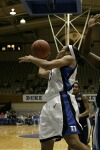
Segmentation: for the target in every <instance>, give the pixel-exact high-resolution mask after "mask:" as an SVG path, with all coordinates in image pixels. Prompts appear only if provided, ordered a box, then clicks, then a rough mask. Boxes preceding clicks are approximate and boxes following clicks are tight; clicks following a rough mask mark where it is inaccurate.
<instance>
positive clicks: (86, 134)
mask: <svg viewBox="0 0 100 150" xmlns="http://www.w3.org/2000/svg"><path fill="white" fill-rule="evenodd" d="M73 94H74V95H75V98H76V101H77V104H78V108H79V122H80V124H81V125H82V128H83V130H82V133H81V134H80V135H79V137H80V140H81V142H82V143H84V144H86V145H88V143H89V140H90V121H89V103H88V99H87V97H86V96H85V95H83V94H82V93H80V89H79V85H78V83H77V82H75V83H74V86H73Z"/></svg>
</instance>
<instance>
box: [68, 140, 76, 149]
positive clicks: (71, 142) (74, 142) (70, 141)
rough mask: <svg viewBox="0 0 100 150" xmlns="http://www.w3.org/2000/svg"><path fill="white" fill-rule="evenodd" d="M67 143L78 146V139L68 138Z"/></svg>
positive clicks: (72, 146)
mask: <svg viewBox="0 0 100 150" xmlns="http://www.w3.org/2000/svg"><path fill="white" fill-rule="evenodd" d="M67 143H68V145H69V146H70V147H71V148H75V147H78V141H77V140H76V139H69V140H67Z"/></svg>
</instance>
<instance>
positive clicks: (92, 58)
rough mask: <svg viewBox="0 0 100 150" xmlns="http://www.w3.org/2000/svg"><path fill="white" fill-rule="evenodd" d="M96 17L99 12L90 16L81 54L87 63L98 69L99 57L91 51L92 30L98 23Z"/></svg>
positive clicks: (99, 16) (99, 23)
mask: <svg viewBox="0 0 100 150" xmlns="http://www.w3.org/2000/svg"><path fill="white" fill-rule="evenodd" d="M98 18H100V14H97V15H95V16H91V18H90V19H89V21H88V29H87V33H86V35H85V39H84V43H83V48H82V54H83V56H84V58H85V59H86V60H87V61H88V63H90V64H91V65H92V66H93V67H95V68H97V69H100V57H99V56H97V55H95V54H93V53H92V52H91V36H92V30H93V28H94V27H95V26H96V25H100V22H98V21H97V19H98Z"/></svg>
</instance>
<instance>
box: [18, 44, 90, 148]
mask: <svg viewBox="0 0 100 150" xmlns="http://www.w3.org/2000/svg"><path fill="white" fill-rule="evenodd" d="M19 60H20V62H31V63H33V64H35V65H37V66H39V67H40V68H39V74H40V76H41V77H45V78H47V79H48V87H47V90H46V91H45V100H46V101H47V103H46V104H45V105H44V106H43V109H42V111H41V115H40V125H39V139H40V142H41V150H53V147H54V142H55V141H56V140H60V139H61V138H64V139H65V141H66V142H67V144H68V145H69V146H70V147H72V148H74V150H89V148H88V147H87V146H86V145H84V144H83V143H81V142H80V140H79V137H78V134H80V130H81V126H80V124H79V120H78V115H79V111H78V106H77V103H76V101H75V96H74V95H72V86H73V84H74V82H75V77H76V73H77V66H78V65H81V64H82V65H83V59H82V57H81V56H80V54H79V51H78V50H77V49H76V48H73V47H72V46H71V45H69V46H65V47H63V49H62V50H61V51H60V52H59V53H58V55H57V58H56V59H55V60H51V61H47V60H44V59H38V58H36V57H33V56H31V55H29V56H25V57H21V58H19ZM66 148H67V145H66Z"/></svg>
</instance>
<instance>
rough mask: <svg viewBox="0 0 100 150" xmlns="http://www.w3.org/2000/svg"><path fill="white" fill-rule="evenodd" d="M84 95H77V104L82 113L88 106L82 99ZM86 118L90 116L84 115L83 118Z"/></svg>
mask: <svg viewBox="0 0 100 150" xmlns="http://www.w3.org/2000/svg"><path fill="white" fill-rule="evenodd" d="M82 96H83V94H81V93H79V94H78V96H77V97H76V101H77V104H78V108H79V113H80V114H81V113H83V112H85V111H86V108H85V106H84V102H83V100H82ZM86 118H88V115H87V116H84V117H82V118H81V120H84V119H86Z"/></svg>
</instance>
